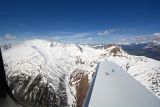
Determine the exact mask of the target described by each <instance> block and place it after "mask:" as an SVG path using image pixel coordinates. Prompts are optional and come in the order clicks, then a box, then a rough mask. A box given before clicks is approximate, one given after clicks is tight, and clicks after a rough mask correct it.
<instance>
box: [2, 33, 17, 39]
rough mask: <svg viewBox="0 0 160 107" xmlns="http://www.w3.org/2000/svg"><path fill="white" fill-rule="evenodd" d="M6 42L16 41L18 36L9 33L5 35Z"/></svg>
mask: <svg viewBox="0 0 160 107" xmlns="http://www.w3.org/2000/svg"><path fill="white" fill-rule="evenodd" d="M3 39H4V40H15V39H16V36H14V35H12V34H10V33H7V34H5V35H4V37H3Z"/></svg>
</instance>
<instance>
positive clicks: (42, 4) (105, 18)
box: [0, 0, 160, 43]
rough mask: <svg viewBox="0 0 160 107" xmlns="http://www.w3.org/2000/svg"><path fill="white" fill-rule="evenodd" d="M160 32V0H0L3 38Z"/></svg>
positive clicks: (103, 37) (104, 37) (98, 39)
mask: <svg viewBox="0 0 160 107" xmlns="http://www.w3.org/2000/svg"><path fill="white" fill-rule="evenodd" d="M159 32H160V1H159V0H1V1H0V37H1V39H6V40H9V39H16V40H20V39H24V38H46V39H47V38H48V39H53V40H57V41H69V42H93V43H106V42H117V41H118V42H127V41H131V38H132V39H133V41H134V40H135V41H137V38H139V39H140V40H147V39H144V38H148V37H150V39H153V38H157V37H159V38H160V33H159ZM152 37H153V38H152ZM139 39H138V41H139ZM153 40H155V39H153Z"/></svg>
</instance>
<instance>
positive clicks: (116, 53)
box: [109, 46, 122, 56]
mask: <svg viewBox="0 0 160 107" xmlns="http://www.w3.org/2000/svg"><path fill="white" fill-rule="evenodd" d="M109 54H113V56H118V55H119V56H122V52H121V50H120V48H119V47H117V46H116V47H115V48H113V49H112V50H111V51H110V52H109Z"/></svg>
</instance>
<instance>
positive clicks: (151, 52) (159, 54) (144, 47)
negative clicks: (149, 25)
mask: <svg viewBox="0 0 160 107" xmlns="http://www.w3.org/2000/svg"><path fill="white" fill-rule="evenodd" d="M120 46H121V47H122V49H123V50H124V51H126V52H127V53H128V54H131V55H137V56H146V57H149V58H152V59H155V60H159V61H160V43H156V42H146V43H132V44H128V45H125V44H123V45H120Z"/></svg>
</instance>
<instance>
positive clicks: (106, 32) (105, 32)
mask: <svg viewBox="0 0 160 107" xmlns="http://www.w3.org/2000/svg"><path fill="white" fill-rule="evenodd" d="M115 31H117V29H109V30H105V31H103V32H98V33H97V34H98V35H99V36H106V35H109V34H111V33H113V32H115Z"/></svg>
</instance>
